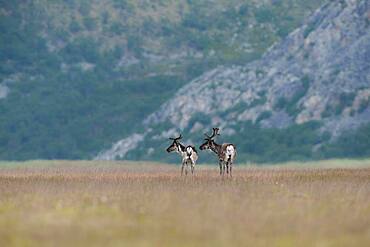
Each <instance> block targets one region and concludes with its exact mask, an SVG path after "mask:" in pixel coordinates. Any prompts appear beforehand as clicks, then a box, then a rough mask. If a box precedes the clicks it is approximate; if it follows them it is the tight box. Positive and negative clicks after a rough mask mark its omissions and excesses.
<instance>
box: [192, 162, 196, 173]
mask: <svg viewBox="0 0 370 247" xmlns="http://www.w3.org/2000/svg"><path fill="white" fill-rule="evenodd" d="M194 167H195V164H194V163H193V162H191V174H192V175H194Z"/></svg>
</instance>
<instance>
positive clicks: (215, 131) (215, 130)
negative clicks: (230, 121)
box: [204, 128, 220, 140]
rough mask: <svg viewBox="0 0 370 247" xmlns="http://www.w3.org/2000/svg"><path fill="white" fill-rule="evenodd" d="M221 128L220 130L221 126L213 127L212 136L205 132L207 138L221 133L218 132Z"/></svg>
mask: <svg viewBox="0 0 370 247" xmlns="http://www.w3.org/2000/svg"><path fill="white" fill-rule="evenodd" d="M219 130H220V129H219V128H212V135H211V136H209V135H207V134H206V133H204V135H205V136H206V137H207V139H210V140H211V139H212V138H213V137H215V136H219V135H220V134H219V133H218V131H219Z"/></svg>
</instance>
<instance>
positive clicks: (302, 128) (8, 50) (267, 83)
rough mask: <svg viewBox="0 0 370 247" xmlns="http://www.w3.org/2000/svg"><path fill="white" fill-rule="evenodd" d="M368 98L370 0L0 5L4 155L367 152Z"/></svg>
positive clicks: (249, 156) (0, 148)
mask: <svg viewBox="0 0 370 247" xmlns="http://www.w3.org/2000/svg"><path fill="white" fill-rule="evenodd" d="M369 101H370V7H369V1H368V0H354V1H345V0H341V1H339V0H338V1H329V0H311V1H305V0H204V1H194V0H153V1H149V0H91V1H87V0H64V1H62V0H55V1H47V0H34V1H31V0H30V1H24V0H22V1H21V0H14V1H7V0H0V159H2V160H27V159H106V160H111V159H130V160H156V161H166V162H175V161H178V157H177V156H176V155H168V154H167V153H166V152H165V148H166V147H167V146H168V145H169V144H170V141H169V140H168V137H174V136H176V135H178V134H180V133H182V135H183V136H184V138H183V141H184V143H185V144H194V145H196V146H197V147H198V146H199V145H200V144H201V143H202V141H203V137H204V136H203V134H204V133H205V132H208V133H210V130H211V127H219V128H220V129H221V130H220V133H221V136H220V137H218V139H217V141H219V142H232V143H234V144H236V146H237V149H238V162H239V163H244V162H249V161H251V162H281V161H289V160H311V159H324V158H325V159H326V158H333V157H352V158H353V157H355V158H361V157H369V156H370V108H369ZM214 160H215V157H213V156H211V155H209V154H207V153H205V154H204V153H203V152H202V153H201V160H200V161H203V162H209V161H214Z"/></svg>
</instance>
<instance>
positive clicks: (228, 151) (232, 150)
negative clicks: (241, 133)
mask: <svg viewBox="0 0 370 247" xmlns="http://www.w3.org/2000/svg"><path fill="white" fill-rule="evenodd" d="M218 131H219V128H213V133H212V135H211V136H209V135H207V134H204V135H205V136H206V138H205V139H204V140H205V141H206V142H205V143H203V144H202V145H201V146H200V147H199V148H200V150H205V149H210V150H212V151H213V152H214V153H215V154H217V156H218V159H219V165H220V175H222V176H224V175H225V168H226V172H227V174H229V171H230V176H231V177H232V167H233V162H234V159H235V158H236V147H235V145H234V144H232V143H223V144H217V143H216V142H215V141H214V140H213V139H214V138H215V137H216V136H218V135H220V134H219V133H218Z"/></svg>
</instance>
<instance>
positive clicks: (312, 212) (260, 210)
mask: <svg viewBox="0 0 370 247" xmlns="http://www.w3.org/2000/svg"><path fill="white" fill-rule="evenodd" d="M179 174H180V168H179V167H178V166H170V165H164V164H155V163H152V164H144V163H131V162H98V161H90V162H88V161H73V162H72V161H32V162H25V163H12V162H0V246H105V247H108V246H370V160H364V161H351V160H344V161H326V162H317V163H305V164H299V163H290V164H284V165H278V166H266V167H262V168H261V167H257V166H253V165H249V166H236V167H235V168H234V177H233V178H232V179H229V178H228V179H222V178H220V177H219V175H218V169H217V167H216V166H201V165H200V166H198V167H197V168H196V175H195V176H194V177H191V176H188V177H180V176H179Z"/></svg>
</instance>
